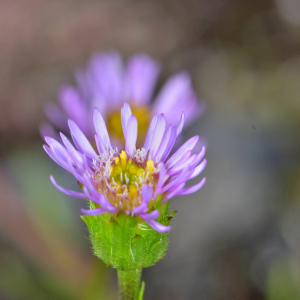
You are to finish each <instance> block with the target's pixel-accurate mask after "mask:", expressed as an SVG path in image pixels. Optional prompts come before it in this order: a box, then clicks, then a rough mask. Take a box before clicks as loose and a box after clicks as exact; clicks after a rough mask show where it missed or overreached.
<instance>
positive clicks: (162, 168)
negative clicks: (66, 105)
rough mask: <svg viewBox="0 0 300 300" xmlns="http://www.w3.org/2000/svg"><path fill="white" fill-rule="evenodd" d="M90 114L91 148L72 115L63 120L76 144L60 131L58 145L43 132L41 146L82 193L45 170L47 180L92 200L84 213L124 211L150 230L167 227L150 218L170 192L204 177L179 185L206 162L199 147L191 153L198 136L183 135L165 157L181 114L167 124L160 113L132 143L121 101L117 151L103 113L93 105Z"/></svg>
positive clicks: (133, 126) (132, 125) (181, 191)
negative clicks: (122, 143) (139, 143)
mask: <svg viewBox="0 0 300 300" xmlns="http://www.w3.org/2000/svg"><path fill="white" fill-rule="evenodd" d="M93 120H94V126H95V131H96V134H95V144H96V150H95V149H94V148H93V147H92V146H91V144H90V142H89V141H88V139H87V138H86V136H85V135H84V133H83V132H82V131H81V130H80V128H79V127H78V126H77V125H76V123H75V122H74V121H72V120H69V127H70V131H71V136H72V139H73V142H74V144H75V146H76V148H77V149H76V148H75V147H74V146H73V145H72V144H71V142H70V141H69V140H68V138H67V137H66V136H65V135H64V134H62V133H61V139H62V141H63V144H64V146H63V145H61V144H60V143H59V142H57V141H56V140H55V139H53V138H51V137H45V140H46V142H47V143H48V146H47V145H44V149H45V151H46V152H47V153H48V155H49V156H50V157H51V158H52V159H53V160H54V161H55V162H56V163H57V164H59V165H60V166H61V167H63V168H65V169H66V170H67V171H69V172H71V173H72V174H73V175H74V176H75V178H76V179H77V180H78V182H79V184H80V186H81V187H82V189H83V193H80V192H76V191H70V190H67V189H65V188H63V187H61V186H59V185H57V184H56V182H55V180H54V179H53V177H52V176H51V181H52V183H53V184H54V185H55V186H56V187H57V188H58V189H59V190H60V191H61V192H63V193H65V194H67V195H70V196H73V197H78V198H84V199H89V200H91V201H93V202H94V203H95V206H96V208H93V209H90V210H86V209H82V212H83V213H84V214H87V215H99V214H103V213H110V214H112V215H114V214H117V213H118V212H124V213H126V214H127V215H128V216H132V217H134V216H136V217H139V218H140V219H141V220H144V221H145V222H146V223H148V224H149V225H150V226H151V227H152V228H153V229H155V230H156V231H159V232H166V231H169V230H170V228H171V227H170V226H164V225H162V224H160V223H159V222H157V221H156V219H158V217H159V216H160V212H161V211H160V208H161V206H162V205H163V204H164V203H166V202H167V201H169V199H170V198H172V197H174V196H176V195H185V194H190V193H193V192H195V191H197V190H198V189H200V188H201V187H202V186H203V185H204V183H205V178H203V179H202V180H201V181H200V182H199V183H198V184H196V185H194V186H192V187H188V188H184V186H185V184H186V182H187V181H188V180H189V179H192V178H194V177H196V176H197V175H198V174H200V173H201V172H202V170H203V169H204V168H205V165H206V160H205V159H204V160H203V161H202V162H201V160H202V159H203V157H204V154H205V148H204V147H203V148H202V150H201V151H200V152H199V153H198V154H197V153H195V154H192V150H193V148H194V146H195V145H196V143H197V141H198V138H199V137H198V136H195V137H192V138H191V139H189V140H188V141H187V142H185V143H184V144H183V145H182V146H181V147H180V148H179V149H178V150H177V151H176V152H175V153H174V154H173V155H172V156H171V157H169V154H170V152H171V150H172V147H173V145H174V143H175V141H176V138H177V136H178V135H179V134H180V133H181V130H182V127H183V124H184V114H182V115H181V120H180V122H179V124H178V126H172V125H167V121H166V118H165V116H164V114H160V115H154V117H153V118H152V120H151V123H150V126H149V130H148V132H147V136H146V139H145V142H144V146H143V147H142V148H140V149H136V141H137V136H138V122H137V118H136V116H135V115H134V114H132V111H131V109H130V106H129V104H128V103H125V104H124V105H123V107H122V109H121V123H122V129H123V134H124V138H125V149H123V150H121V151H118V149H113V148H112V145H111V141H110V137H109V135H108V131H107V128H106V125H105V122H104V119H103V116H102V115H101V113H100V111H99V110H98V109H97V108H95V109H94V113H93Z"/></svg>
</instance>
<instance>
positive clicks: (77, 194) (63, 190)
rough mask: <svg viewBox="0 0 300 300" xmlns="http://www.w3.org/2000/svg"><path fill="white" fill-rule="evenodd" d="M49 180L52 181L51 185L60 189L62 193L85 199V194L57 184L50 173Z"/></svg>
mask: <svg viewBox="0 0 300 300" xmlns="http://www.w3.org/2000/svg"><path fill="white" fill-rule="evenodd" d="M50 180H51V182H52V183H53V185H54V186H55V187H56V188H57V189H58V190H59V191H61V192H62V193H64V194H66V195H68V196H71V197H75V198H81V199H87V197H86V195H85V194H83V193H79V192H75V191H71V190H68V189H65V188H63V187H61V186H59V185H58V184H57V183H56V182H55V180H54V178H53V176H52V175H51V176H50Z"/></svg>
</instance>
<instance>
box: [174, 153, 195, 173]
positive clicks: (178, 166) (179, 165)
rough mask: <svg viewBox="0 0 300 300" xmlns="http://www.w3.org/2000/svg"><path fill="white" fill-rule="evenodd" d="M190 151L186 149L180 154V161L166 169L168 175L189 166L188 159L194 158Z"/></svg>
mask: <svg viewBox="0 0 300 300" xmlns="http://www.w3.org/2000/svg"><path fill="white" fill-rule="evenodd" d="M191 153H192V150H189V151H187V152H186V153H185V154H184V155H182V157H181V159H180V161H178V162H177V163H176V164H174V165H173V167H172V168H171V169H170V170H168V175H169V176H171V175H174V174H176V173H178V172H179V171H181V170H183V169H184V168H185V167H186V166H189V165H190V163H189V161H192V160H194V159H195V156H196V155H194V156H192V157H190V155H191Z"/></svg>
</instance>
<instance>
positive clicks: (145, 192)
mask: <svg viewBox="0 0 300 300" xmlns="http://www.w3.org/2000/svg"><path fill="white" fill-rule="evenodd" d="M152 194H153V190H152V187H151V186H150V185H149V184H146V185H144V186H143V189H142V198H143V200H144V202H146V203H147V204H148V203H149V202H150V200H151V198H152Z"/></svg>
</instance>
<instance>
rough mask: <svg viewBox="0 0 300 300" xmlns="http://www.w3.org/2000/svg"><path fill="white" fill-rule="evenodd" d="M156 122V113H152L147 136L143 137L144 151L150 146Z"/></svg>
mask: <svg viewBox="0 0 300 300" xmlns="http://www.w3.org/2000/svg"><path fill="white" fill-rule="evenodd" d="M156 122H157V115H154V116H153V118H152V120H151V123H150V126H149V129H148V132H147V136H146V139H145V143H144V147H143V148H144V149H145V150H146V151H148V150H149V148H150V145H151V141H152V138H153V133H154V129H155V126H156Z"/></svg>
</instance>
